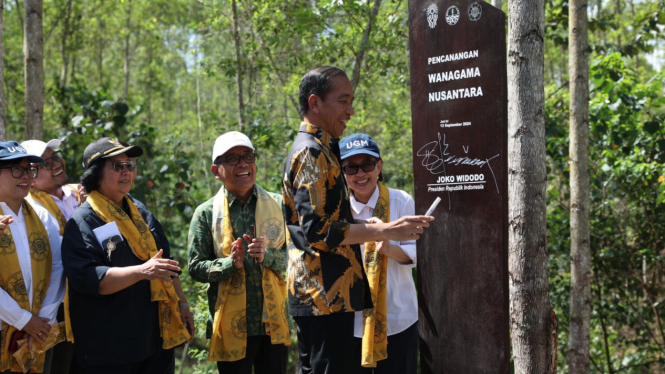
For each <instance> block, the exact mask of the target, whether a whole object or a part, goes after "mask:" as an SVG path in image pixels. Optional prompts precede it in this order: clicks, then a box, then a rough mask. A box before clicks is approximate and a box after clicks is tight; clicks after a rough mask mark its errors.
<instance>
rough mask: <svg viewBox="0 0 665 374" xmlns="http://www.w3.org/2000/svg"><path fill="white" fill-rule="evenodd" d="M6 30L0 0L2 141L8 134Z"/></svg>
mask: <svg viewBox="0 0 665 374" xmlns="http://www.w3.org/2000/svg"><path fill="white" fill-rule="evenodd" d="M4 28H5V0H0V141H4V140H5V136H6V134H7V120H6V119H5V63H4V57H5V45H4V43H3V41H2V36H3V34H4Z"/></svg>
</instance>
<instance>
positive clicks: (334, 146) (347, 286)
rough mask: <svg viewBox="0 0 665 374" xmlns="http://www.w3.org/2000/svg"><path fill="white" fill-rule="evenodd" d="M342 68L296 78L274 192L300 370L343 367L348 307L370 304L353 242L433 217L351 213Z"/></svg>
mask: <svg viewBox="0 0 665 374" xmlns="http://www.w3.org/2000/svg"><path fill="white" fill-rule="evenodd" d="M353 98H354V96H353V87H352V86H351V82H350V81H349V78H348V77H347V75H346V73H344V71H342V70H340V69H338V68H335V67H330V66H324V67H318V68H315V69H312V70H310V71H309V72H307V73H306V74H305V76H304V77H303V78H302V80H301V81H300V94H299V103H300V113H301V114H302V116H303V119H302V123H301V124H300V129H299V131H298V134H297V136H296V138H295V140H294V141H293V144H292V146H291V150H290V152H289V154H288V156H287V158H286V165H285V168H284V174H283V175H284V179H283V180H282V195H283V197H284V217H285V219H286V225H287V228H288V230H289V233H290V235H291V240H292V241H293V244H294V246H293V247H289V261H288V270H287V273H288V284H287V288H288V291H289V310H290V313H291V315H292V316H293V319H294V320H295V322H296V325H297V330H296V331H297V334H298V351H299V356H300V357H299V358H300V373H315V374H323V373H351V372H353V371H354V370H355V367H356V365H357V360H359V359H360V358H356V357H355V350H354V337H353V324H354V312H356V311H360V310H363V309H370V308H372V300H371V297H370V296H371V295H370V292H369V285H368V283H367V280H366V276H365V271H364V269H363V267H362V257H361V255H360V247H359V246H358V245H357V244H359V243H364V242H371V241H384V240H396V241H404V240H415V239H417V238H418V237H419V234H421V233H422V232H423V231H424V229H425V228H426V227H428V226H429V222H430V221H432V220H433V219H434V218H433V217H425V216H405V217H401V218H400V219H398V220H395V221H392V222H389V223H382V222H378V221H376V220H370V221H369V222H363V221H359V222H356V221H355V220H354V219H353V215H352V213H351V206H350V203H349V192H348V190H347V187H346V183H345V181H344V177H343V175H342V168H341V165H340V150H339V138H340V137H341V136H342V134H343V133H344V130H345V129H346V126H347V123H348V121H349V120H350V119H351V116H352V115H353V114H354V109H353Z"/></svg>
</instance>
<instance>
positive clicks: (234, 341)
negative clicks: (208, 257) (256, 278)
mask: <svg viewBox="0 0 665 374" xmlns="http://www.w3.org/2000/svg"><path fill="white" fill-rule="evenodd" d="M256 195H257V202H256V228H257V229H256V231H257V233H256V234H257V236H259V237H263V238H264V240H265V242H264V243H265V247H266V248H280V247H281V246H282V245H284V243H285V241H288V240H289V235H288V232H287V231H286V226H285V224H284V216H283V214H282V208H281V207H280V206H279V204H278V203H277V202H276V201H275V199H273V198H272V196H270V195H269V194H268V193H267V192H266V191H264V190H263V189H261V188H259V187H258V186H256ZM212 206H213V208H212V209H213V213H212V216H213V227H212V237H213V242H214V246H215V254H216V255H217V257H218V258H225V257H228V256H231V248H232V245H233V242H234V240H235V238H234V237H233V227H232V226H231V218H230V215H229V202H228V200H227V198H226V190H225V188H224V187H222V188H220V190H219V192H218V193H217V195H215V199H214V200H213V205H212ZM220 221H221V223H220ZM262 268H263V278H262V282H261V283H262V285H263V314H262V319H261V321H262V322H263V324H264V325H265V328H266V334H268V335H270V341H271V343H272V344H284V345H287V346H288V345H291V332H290V331H289V324H288V321H287V317H286V282H285V281H284V277H283V276H282V274H281V272H277V271H274V270H272V269H269V268H267V267H264V266H262ZM246 291H247V290H246V288H245V268H244V267H242V268H240V270H238V272H236V273H235V274H234V275H233V276H232V277H231V278H229V279H225V280H223V281H220V282H219V291H218V293H217V303H216V305H215V318H214V321H213V325H212V337H211V338H210V349H209V352H208V359H209V360H210V361H237V360H240V359H242V358H244V357H245V355H246V351H247V296H246Z"/></svg>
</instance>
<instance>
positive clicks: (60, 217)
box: [30, 184, 79, 343]
mask: <svg viewBox="0 0 665 374" xmlns="http://www.w3.org/2000/svg"><path fill="white" fill-rule="evenodd" d="M65 186H67V187H69V188H71V189H72V190H73V191H74V194H75V196H76V200H78V198H79V191H78V189H77V188H76V186H74V185H73V184H67V185H65ZM65 186H63V188H65ZM30 197H32V199H33V200H35V201H36V202H38V203H39V204H41V206H43V207H44V208H46V210H48V212H49V213H51V215H52V216H53V217H55V219H56V220H57V221H58V226H60V236H62V235H63V234H64V233H65V225H66V224H67V220H66V219H65V215H64V214H63V213H62V211H61V210H60V208H58V205H57V204H56V203H55V200H53V197H52V196H51V195H50V194H49V193H48V192H45V191H42V190H38V189H36V188H34V187H31V188H30ZM63 302H64V304H65V307H64V308H65V331H66V333H65V334H66V335H67V341H69V342H72V343H74V334H73V333H72V323H71V320H70V319H69V280H67V281H66V283H65V300H64V301H63Z"/></svg>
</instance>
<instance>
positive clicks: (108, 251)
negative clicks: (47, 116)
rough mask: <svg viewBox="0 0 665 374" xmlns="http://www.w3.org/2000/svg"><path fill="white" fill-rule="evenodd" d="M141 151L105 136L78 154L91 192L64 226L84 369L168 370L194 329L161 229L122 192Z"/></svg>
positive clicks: (72, 303)
mask: <svg viewBox="0 0 665 374" xmlns="http://www.w3.org/2000/svg"><path fill="white" fill-rule="evenodd" d="M142 154H143V150H142V149H141V148H140V147H138V146H130V145H127V144H121V143H120V142H118V141H117V140H115V139H110V138H102V139H99V140H97V141H95V142H93V143H91V144H90V145H88V147H86V149H85V151H84V153H83V164H84V167H85V171H84V173H83V175H81V184H82V185H83V187H84V188H85V190H86V191H87V192H88V193H89V196H88V198H87V201H86V202H85V203H84V204H83V205H81V207H79V208H78V209H77V210H76V211H75V212H74V214H73V215H72V218H71V219H70V220H69V222H68V223H67V226H66V227H65V233H64V236H63V262H64V265H65V274H66V275H67V278H68V280H69V300H70V305H69V315H70V319H71V326H72V331H73V334H74V340H75V341H76V346H77V351H76V353H77V356H78V360H79V362H80V363H81V364H82V365H83V366H84V367H85V369H86V372H87V373H102V372H103V373H137V374H139V373H173V372H174V366H175V358H174V354H173V348H174V347H175V346H177V345H180V344H182V343H185V342H187V341H188V340H190V339H191V336H192V335H193V334H194V322H193V318H192V313H191V312H190V310H189V305H188V304H187V299H186V298H185V295H184V293H183V291H182V286H181V284H180V279H179V278H178V274H179V271H180V267H179V265H178V262H177V261H174V260H172V259H170V252H169V242H168V240H167V239H166V236H165V234H164V230H163V229H162V226H161V225H160V223H159V222H158V221H157V219H156V218H155V216H154V215H153V214H152V213H150V212H149V211H148V210H147V209H146V207H145V206H144V205H143V204H142V203H141V202H139V201H138V200H136V199H134V198H132V197H131V196H130V195H129V194H128V193H129V191H130V189H131V188H132V185H133V183H134V178H135V177H136V170H137V169H136V167H137V163H136V158H137V157H139V156H141V155H142Z"/></svg>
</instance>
